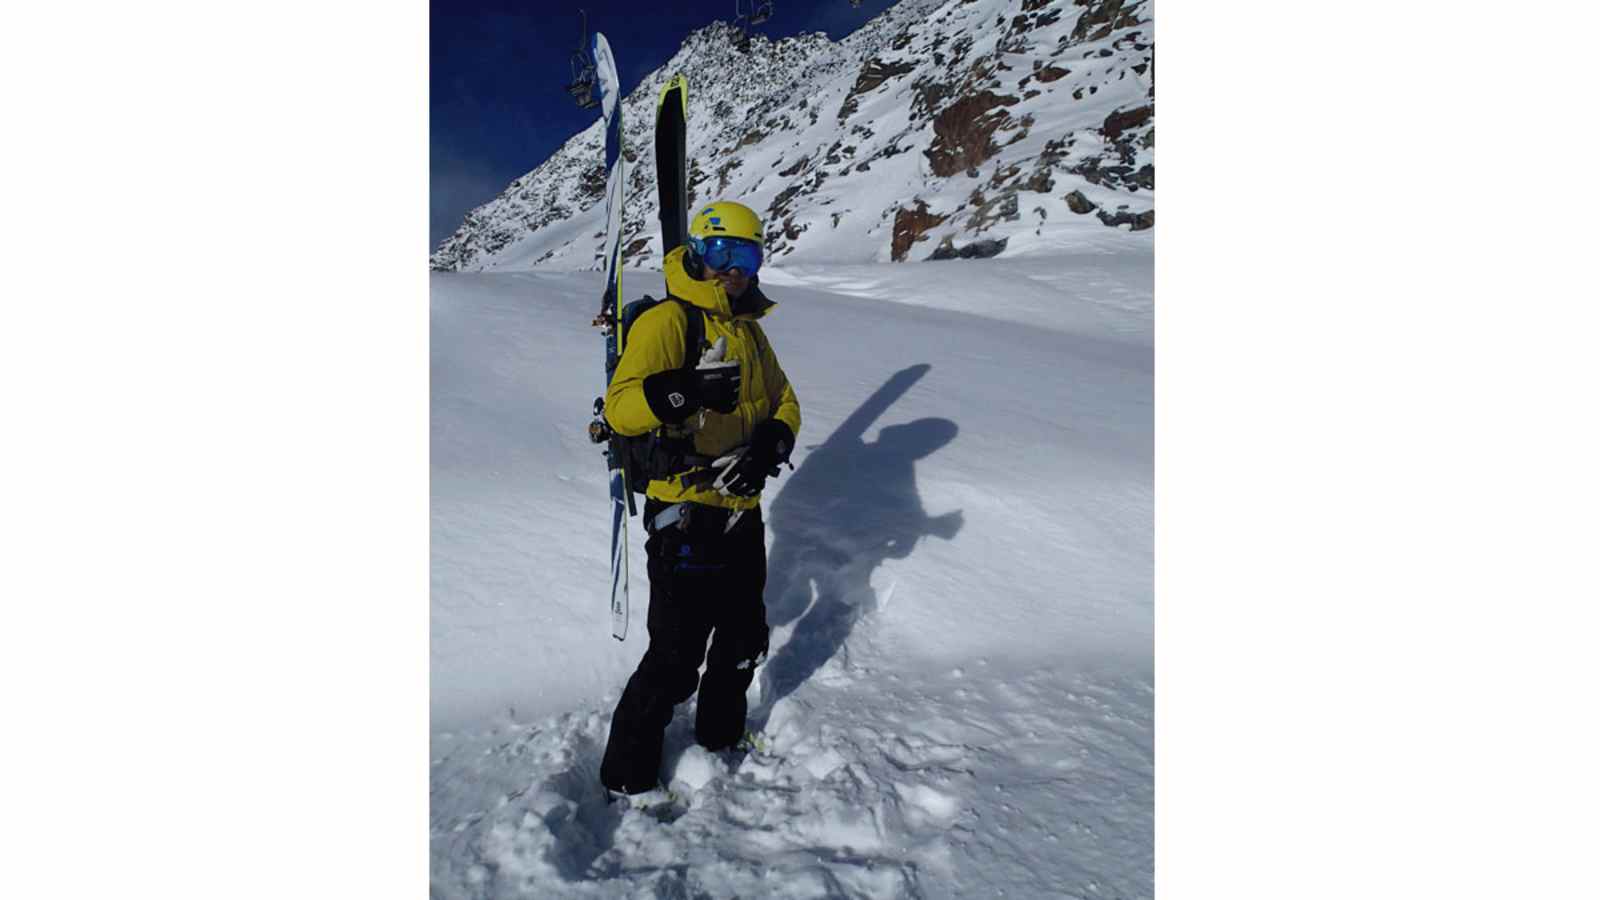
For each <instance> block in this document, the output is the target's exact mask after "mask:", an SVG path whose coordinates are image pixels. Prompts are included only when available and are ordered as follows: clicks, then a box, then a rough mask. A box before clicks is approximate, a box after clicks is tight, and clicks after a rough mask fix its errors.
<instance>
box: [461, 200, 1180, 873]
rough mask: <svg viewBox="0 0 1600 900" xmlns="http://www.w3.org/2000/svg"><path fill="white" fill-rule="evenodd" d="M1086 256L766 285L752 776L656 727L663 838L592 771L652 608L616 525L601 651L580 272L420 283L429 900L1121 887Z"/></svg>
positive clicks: (634, 275)
mask: <svg viewBox="0 0 1600 900" xmlns="http://www.w3.org/2000/svg"><path fill="white" fill-rule="evenodd" d="M1100 230H1101V231H1102V232H1103V233H1105V234H1107V235H1110V236H1113V237H1114V238H1116V241H1117V242H1109V241H1108V242H1105V243H1102V244H1098V245H1096V244H1089V245H1086V246H1085V247H1083V248H1081V249H1080V250H1078V251H1074V252H1058V253H1057V254H1056V255H1055V256H1053V257H1047V256H1042V255H1041V256H1023V257H1019V258H1014V259H995V260H964V261H950V262H930V263H912V264H899V265H881V264H880V265H871V264H851V265H837V266H824V265H820V264H806V265H798V264H797V265H793V266H776V267H772V268H770V269H769V270H768V271H766V272H764V273H763V281H764V283H765V285H766V286H767V288H768V292H769V294H770V295H771V296H772V297H773V299H775V300H776V301H778V304H779V305H778V308H777V309H776V310H775V311H774V312H773V314H772V315H771V316H770V317H769V319H768V320H767V325H768V328H767V332H768V335H769V337H770V339H771V341H772V343H773V345H774V348H775V349H776V351H777V353H778V354H779V357H780V358H781V359H782V361H783V364H784V367H785V369H786V370H787V372H788V374H789V376H790V378H791V380H792V381H793V383H794V385H795V388H796V391H797V393H798V394H799V397H800V402H801V406H802V410H803V413H804V418H805V423H804V426H803V428H802V430H801V433H800V435H799V440H798V444H799V447H798V448H797V450H796V453H795V457H794V464H795V470H794V471H792V472H790V471H786V472H785V473H784V475H783V476H781V477H780V478H778V479H777V480H776V481H775V482H774V483H772V484H771V485H770V486H769V489H768V491H767V495H766V496H765V497H764V498H763V505H764V513H765V516H766V521H767V527H768V533H767V545H768V551H769V561H770V577H769V582H768V591H767V604H768V610H769V621H770V623H771V624H772V626H773V637H772V653H771V656H770V658H769V660H768V661H767V663H766V664H765V665H764V666H763V668H762V669H761V671H760V676H759V677H758V679H757V681H756V684H755V685H753V686H752V688H751V692H750V700H751V725H752V727H754V728H757V729H759V730H762V731H763V732H764V734H765V736H766V743H767V752H766V753H758V754H755V755H753V756H750V757H748V758H746V759H745V760H744V761H743V762H742V763H740V764H738V765H737V767H736V768H732V767H730V764H729V761H728V760H725V759H723V758H722V757H720V756H718V755H715V754H708V753H706V752H705V751H704V750H702V749H700V748H698V747H696V746H695V745H694V742H693V737H692V710H691V707H692V705H693V701H690V702H689V703H688V704H685V705H684V706H682V707H680V708H679V710H678V713H677V715H676V717H675V718H674V721H673V724H672V726H671V727H670V729H669V731H668V735H667V754H666V759H665V760H664V763H663V777H664V779H666V780H667V781H668V782H669V783H671V784H672V785H673V787H674V790H675V791H676V792H677V793H679V795H680V796H681V797H683V798H684V803H685V804H686V807H687V809H686V811H685V812H684V814H683V815H682V816H681V817H679V818H677V819H676V820H674V821H671V822H669V823H663V822H661V821H657V820H656V819H654V818H651V817H649V816H648V815H645V814H644V813H641V812H637V811H633V810H629V811H626V812H624V811H622V810H621V809H620V808H619V807H608V806H607V805H606V804H605V803H604V801H603V797H602V792H601V790H600V788H599V785H598V781H597V771H598V766H599V758H600V754H601V752H602V750H603V749H604V742H605V736H606V729H607V727H608V725H609V721H610V714H611V709H612V707H613V705H614V704H615V702H616V699H617V697H618V694H619V692H620V690H621V688H622V685H623V684H624V682H625V681H626V679H627V677H628V675H629V674H630V673H631V672H632V669H633V667H634V665H635V664H636V663H637V661H638V659H639V657H640V656H641V655H642V653H643V651H644V648H645V645H646V635H645V633H644V629H643V628H642V627H638V626H639V625H641V624H642V620H643V611H644V608H645V605H646V603H647V598H648V582H647V578H646V575H645V570H644V554H643V540H642V534H641V532H640V530H639V525H638V520H636V519H635V520H633V521H632V522H631V523H630V527H631V528H632V529H633V530H632V532H631V534H630V538H631V540H632V542H633V543H632V552H631V553H630V563H631V577H632V584H633V604H634V610H635V615H634V621H635V623H636V627H634V628H633V629H632V631H631V632H630V634H629V636H628V639H627V640H626V641H625V642H621V643H619V642H617V641H615V640H613V639H612V638H611V637H610V636H609V625H608V621H609V620H608V613H607V609H606V581H607V578H606V572H607V566H608V563H607V543H608V534H607V530H608V527H609V525H608V519H607V516H606V515H605V503H606V500H605V498H606V483H605V467H604V463H603V461H602V459H601V457H600V455H599V452H598V450H597V449H596V448H595V447H594V446H593V445H591V444H589V442H588V439H587V435H586V434H585V432H584V427H585V425H586V423H587V420H588V417H589V412H590V405H591V403H592V401H593V398H594V397H595V396H597V395H598V394H599V392H600V389H601V382H602V380H603V373H602V367H601V364H600V357H601V353H600V340H599V336H598V333H597V332H595V331H594V330H593V329H592V328H590V327H589V320H590V318H591V317H592V316H593V313H594V307H595V306H596V305H597V298H598V296H599V293H600V289H601V279H602V276H601V275H600V274H599V273H594V272H576V273H561V272H546V271H539V272H523V273H478V274H465V273H460V274H456V273H452V274H445V273H436V274H434V275H432V276H431V277H432V349H431V354H432V381H433V387H432V400H431V404H432V408H431V415H432V426H431V427H432V483H431V491H432V536H433V540H432V575H431V581H432V617H431V638H432V640H431V664H432V665H431V669H432V687H431V701H432V706H431V710H432V737H431V753H430V755H431V759H432V765H431V778H430V788H431V793H430V819H431V828H430V842H431V857H432V859H431V862H432V866H431V871H432V893H433V895H434V896H436V897H441V898H479V897H484V898H487V897H640V898H650V897H682V896H709V897H734V896H743V897H749V896H764V897H782V898H802V897H862V898H867V897H871V898H878V897H884V898H888V897H905V896H919V897H931V898H936V897H972V896H1007V897H1038V896H1052V897H1057V896H1067V897H1148V896H1151V895H1152V893H1153V890H1152V878H1153V798H1154V786H1153V762H1154V759H1153V738H1152V724H1153V723H1152V715H1153V702H1152V700H1153V662H1152V640H1153V610H1152V602H1151V593H1152V591H1151V580H1152V567H1153V560H1152V449H1153V448H1152V352H1151V349H1152V327H1151V323H1152V311H1151V293H1152V271H1151V253H1150V243H1149V238H1148V235H1146V234H1139V235H1129V234H1127V233H1125V232H1116V231H1113V230H1111V229H1100ZM659 284H660V281H659V275H654V274H651V273H648V272H643V271H638V272H630V274H629V276H628V278H627V287H626V293H627V294H629V295H634V294H637V293H642V292H644V291H647V290H654V289H656V288H657V287H658V286H659Z"/></svg>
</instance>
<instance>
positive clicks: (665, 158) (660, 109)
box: [656, 73, 689, 257]
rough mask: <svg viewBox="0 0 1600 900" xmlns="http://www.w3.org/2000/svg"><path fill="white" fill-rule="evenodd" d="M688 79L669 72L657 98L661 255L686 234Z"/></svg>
mask: <svg viewBox="0 0 1600 900" xmlns="http://www.w3.org/2000/svg"><path fill="white" fill-rule="evenodd" d="M688 118H689V80H688V79H687V78H684V77H683V74H682V73H679V74H676V75H673V76H672V79H671V80H670V81H668V82H667V86H666V87H664V88H662V89H661V97H660V99H659V100H657V101H656V194H657V197H658V198H659V199H660V201H661V255H662V256H663V257H665V256H666V255H667V254H668V253H671V252H672V251H673V250H676V249H677V248H678V247H681V246H683V242H684V240H686V239H687V238H688V236H689V201H688V197H687V194H688V190H689V184H688V176H687V174H686V171H685V169H686V161H685V159H684V132H685V131H686V130H687V129H688Z"/></svg>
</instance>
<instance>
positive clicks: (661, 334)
mask: <svg viewBox="0 0 1600 900" xmlns="http://www.w3.org/2000/svg"><path fill="white" fill-rule="evenodd" d="M683 254H684V248H682V247H679V248H677V249H675V250H673V251H672V252H671V253H668V254H667V257H666V260H665V261H664V268H665V270H666V276H667V293H668V294H670V295H671V296H673V297H677V298H678V299H680V300H683V301H686V302H688V303H691V304H693V305H694V306H697V307H699V308H700V309H702V310H704V311H705V313H706V315H705V340H706V343H707V344H708V345H709V344H715V343H716V341H717V338H719V337H726V338H727V339H728V349H727V354H726V356H725V357H724V358H725V359H729V360H738V361H739V369H740V385H739V405H738V407H737V408H735V409H734V411H733V412H731V413H728V414H726V415H723V414H722V413H718V412H716V411H715V410H710V409H703V410H701V411H700V412H698V413H696V414H694V415H692V416H690V417H689V420H688V421H687V422H685V423H684V425H683V428H684V429H685V430H687V431H689V432H691V433H692V434H693V437H694V447H695V452H696V453H700V454H703V455H705V456H709V457H712V458H713V459H714V458H716V457H718V456H721V455H722V454H724V453H727V452H728V451H730V450H732V449H734V448H735V447H739V446H741V445H743V444H746V443H748V442H749V440H750V433H751V431H752V430H753V429H754V428H755V426H757V425H759V424H761V423H762V422H765V421H767V420H768V419H773V418H776V419H778V420H779V421H781V422H783V423H784V424H785V425H788V426H789V430H790V431H792V432H794V434H795V435H796V436H797V437H798V436H799V434H800V401H799V400H797V399H796V398H795V394H794V388H793V387H791V386H790V384H789V378H788V376H786V375H784V374H783V368H782V367H781V366H780V365H778V357H777V354H775V353H773V351H772V344H771V343H770V342H768V340H767V336H766V334H765V333H764V332H763V331H762V330H761V326H760V325H759V324H758V323H757V322H756V320H757V319H760V318H762V317H763V316H765V315H766V314H767V313H768V312H769V311H770V310H771V309H772V307H773V306H774V305H775V304H774V303H773V302H772V301H770V300H767V299H766V298H765V297H761V295H760V293H759V291H757V293H756V296H757V297H758V298H760V300H759V302H758V303H757V304H756V306H755V308H753V309H750V310H741V311H740V313H739V314H738V315H735V314H734V312H733V307H732V304H731V303H730V301H729V299H728V293H727V291H725V290H723V288H722V285H721V284H719V283H717V282H716V281H715V280H707V281H697V280H695V279H693V278H690V277H689V274H688V273H687V272H685V271H684V268H683ZM751 290H752V291H755V290H756V288H755V287H754V286H752V287H751ZM686 315H687V314H686V311H685V310H684V309H683V308H682V307H680V306H679V305H678V304H676V303H658V304H656V305H655V306H653V307H651V308H650V309H648V310H646V311H645V312H644V314H643V315H641V316H639V318H638V319H636V320H634V323H633V325H632V327H630V328H629V329H628V337H627V341H626V343H625V345H624V346H623V348H622V358H621V359H620V360H618V362H617V370H616V372H615V373H614V374H613V375H612V376H611V386H610V388H608V389H607V390H606V403H605V416H606V421H608V422H609V423H610V424H611V427H612V428H613V429H615V430H616V431H617V433H619V434H623V435H628V436H630V437H632V436H637V435H641V434H645V433H647V432H650V431H653V430H655V429H657V428H660V427H662V424H663V423H662V421H661V420H660V419H658V418H656V415H655V413H653V412H651V410H650V404H649V403H648V402H647V401H646V400H645V394H644V379H645V378H646V377H648V376H650V375H654V374H655V373H657V372H664V371H667V370H669V369H677V368H679V367H681V366H682V365H683V362H684V359H683V353H684V346H683V344H684V340H685V339H686V335H687V332H688V322H687V319H686ZM645 493H646V496H650V497H654V498H656V499H658V500H663V501H665V502H668V503H679V502H682V501H685V500H687V501H691V502H694V503H703V504H705V505H707V506H721V507H725V508H728V509H753V508H755V507H756V506H759V505H760V502H761V500H760V497H729V496H726V495H723V494H720V493H717V492H716V491H713V490H711V489H710V488H709V487H694V486H685V485H683V484H682V482H681V479H680V478H679V477H678V476H674V477H672V478H671V479H670V480H666V481H662V480H655V481H651V482H650V487H649V489H648V490H647V491H646V492H645Z"/></svg>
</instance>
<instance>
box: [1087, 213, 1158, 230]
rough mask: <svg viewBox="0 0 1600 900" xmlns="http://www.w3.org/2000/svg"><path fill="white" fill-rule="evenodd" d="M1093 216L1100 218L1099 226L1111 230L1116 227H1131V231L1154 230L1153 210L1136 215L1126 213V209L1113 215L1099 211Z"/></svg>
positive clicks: (1154, 214) (1154, 216)
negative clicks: (1104, 226) (1102, 225)
mask: <svg viewBox="0 0 1600 900" xmlns="http://www.w3.org/2000/svg"><path fill="white" fill-rule="evenodd" d="M1095 215H1096V216H1098V217H1099V218H1100V222H1101V224H1104V225H1106V226H1109V227H1111V228H1115V227H1117V226H1118V225H1132V226H1133V227H1132V228H1131V229H1130V230H1131V231H1144V230H1145V229H1146V228H1154V227H1155V224H1156V211H1155V210H1154V209H1147V210H1145V211H1144V212H1142V213H1139V214H1137V215H1135V214H1134V213H1131V212H1128V211H1127V210H1126V209H1119V210H1117V211H1116V212H1115V213H1107V212H1106V211H1105V210H1101V211H1099V212H1097V213H1095Z"/></svg>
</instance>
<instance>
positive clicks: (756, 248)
mask: <svg viewBox="0 0 1600 900" xmlns="http://www.w3.org/2000/svg"><path fill="white" fill-rule="evenodd" d="M689 246H690V248H691V249H693V250H694V252H695V253H697V254H699V256H700V258H701V259H702V260H704V261H705V264H706V265H707V266H708V267H710V268H713V269H716V270H717V271H718V272H726V271H728V270H729V269H738V270H739V271H741V272H743V273H744V274H745V277H746V278H749V277H751V276H753V275H755V274H756V272H757V270H759V269H760V268H761V245H760V244H758V243H756V242H755V241H752V240H747V239H745V238H736V237H722V236H720V235H712V236H711V237H707V238H699V237H691V238H689Z"/></svg>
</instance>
